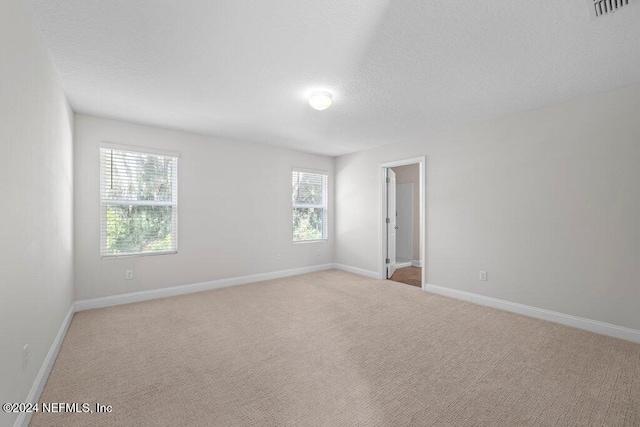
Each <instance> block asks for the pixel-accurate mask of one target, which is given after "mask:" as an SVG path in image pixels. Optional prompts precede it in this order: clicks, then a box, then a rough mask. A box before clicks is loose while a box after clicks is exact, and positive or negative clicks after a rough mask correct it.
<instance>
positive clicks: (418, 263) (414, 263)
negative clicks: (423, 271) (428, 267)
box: [411, 259, 422, 267]
mask: <svg viewBox="0 0 640 427" xmlns="http://www.w3.org/2000/svg"><path fill="white" fill-rule="evenodd" d="M411 265H413V266H414V267H422V261H420V260H419V259H414V260H413V261H411Z"/></svg>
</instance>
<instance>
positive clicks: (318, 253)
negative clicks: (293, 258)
mask: <svg viewBox="0 0 640 427" xmlns="http://www.w3.org/2000/svg"><path fill="white" fill-rule="evenodd" d="M316 256H318V257H319V256H320V248H318V249H316Z"/></svg>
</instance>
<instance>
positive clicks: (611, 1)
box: [587, 0, 638, 19]
mask: <svg viewBox="0 0 640 427" xmlns="http://www.w3.org/2000/svg"><path fill="white" fill-rule="evenodd" d="M634 3H638V0H587V4H588V5H589V13H590V14H591V18H594V19H595V18H600V17H601V16H604V15H611V14H612V13H615V12H618V11H619V10H621V9H624V8H625V7H627V6H630V5H632V4H634Z"/></svg>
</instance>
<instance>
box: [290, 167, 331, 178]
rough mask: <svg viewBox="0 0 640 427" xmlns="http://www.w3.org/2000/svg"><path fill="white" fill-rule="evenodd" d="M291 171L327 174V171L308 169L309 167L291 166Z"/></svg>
mask: <svg viewBox="0 0 640 427" xmlns="http://www.w3.org/2000/svg"><path fill="white" fill-rule="evenodd" d="M291 172H304V173H315V174H316V175H326V176H327V177H328V176H329V171H327V170H322V169H310V168H298V167H293V168H291Z"/></svg>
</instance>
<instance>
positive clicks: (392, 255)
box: [387, 168, 397, 279]
mask: <svg viewBox="0 0 640 427" xmlns="http://www.w3.org/2000/svg"><path fill="white" fill-rule="evenodd" d="M387 178H389V179H388V180H387V181H388V182H387V218H389V222H388V223H387V258H389V264H388V266H389V267H388V268H387V279H388V278H390V277H391V276H393V273H395V272H396V230H397V228H396V227H397V219H396V173H395V172H394V171H393V169H391V168H387Z"/></svg>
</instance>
